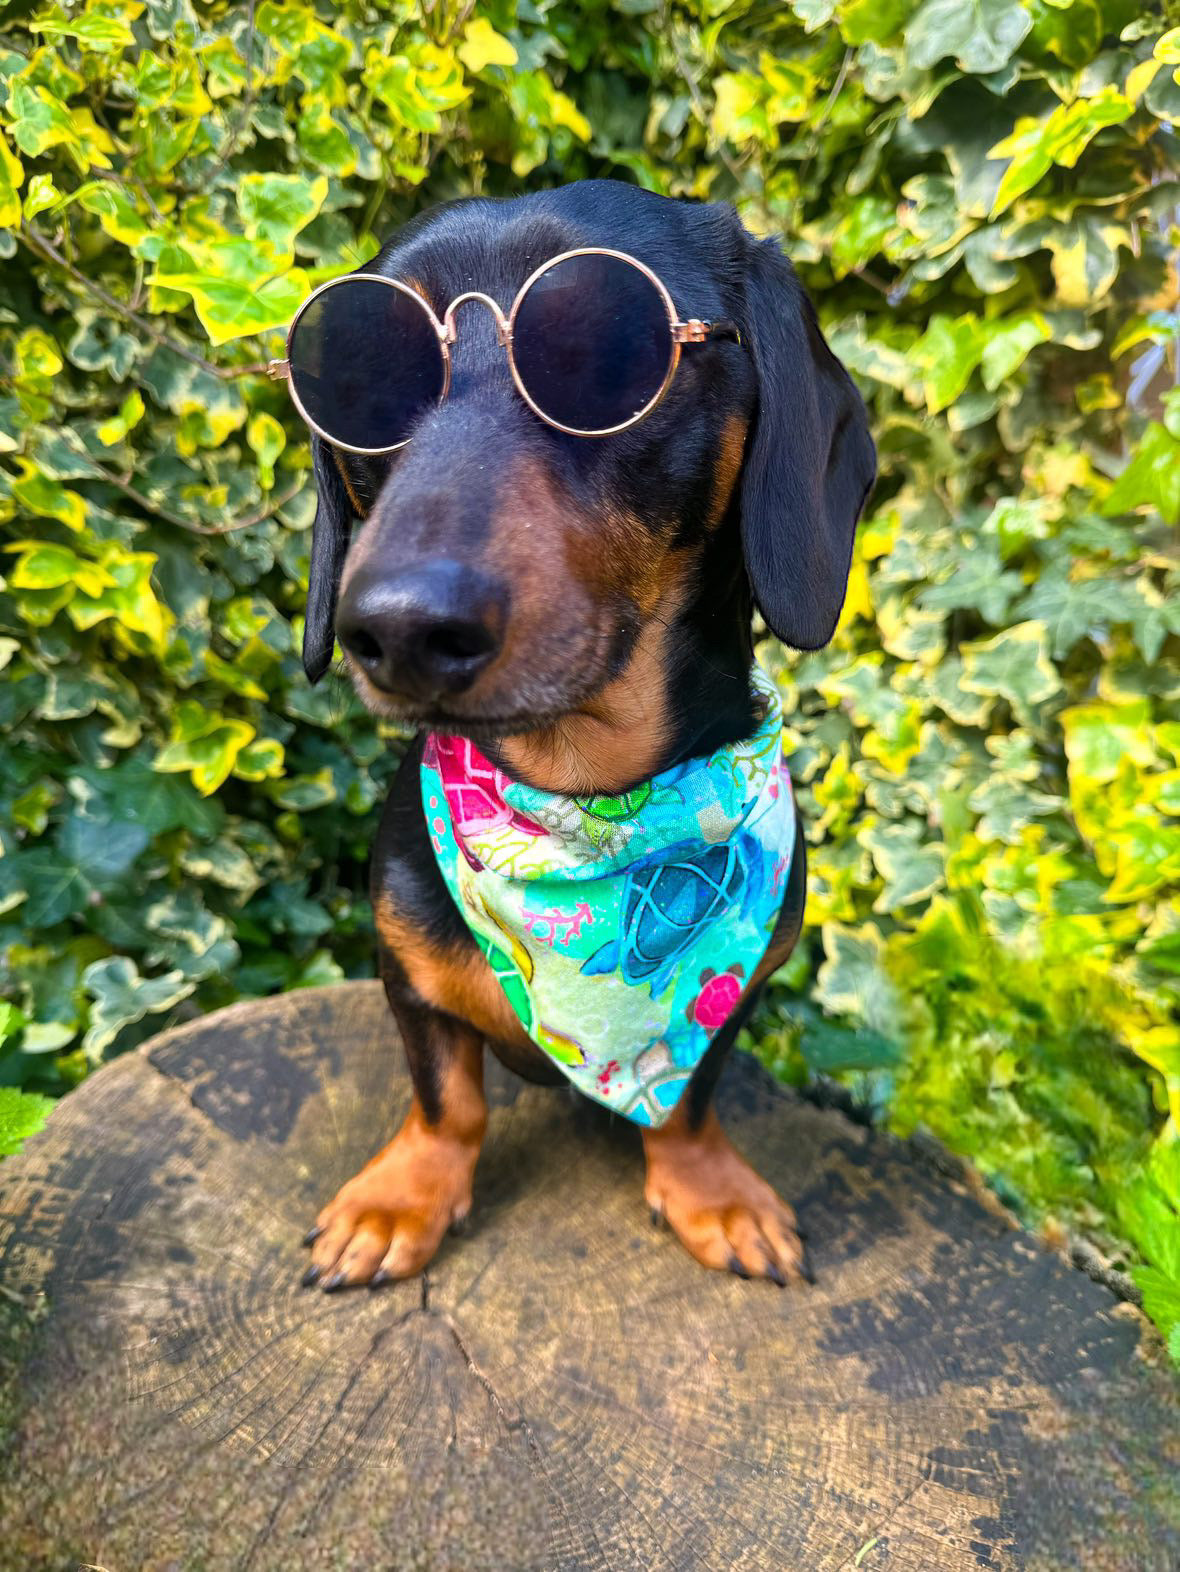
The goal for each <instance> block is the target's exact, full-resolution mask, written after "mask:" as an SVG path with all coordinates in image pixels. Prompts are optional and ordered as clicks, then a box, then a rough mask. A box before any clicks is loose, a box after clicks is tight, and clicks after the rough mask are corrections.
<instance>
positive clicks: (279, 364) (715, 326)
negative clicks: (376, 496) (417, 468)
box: [266, 246, 742, 457]
mask: <svg viewBox="0 0 1180 1572" xmlns="http://www.w3.org/2000/svg"><path fill="white" fill-rule="evenodd" d="M572 257H614V258H615V260H616V261H618V262H626V263H629V264H630V266H631V267H634V268H638V270H639V272H640V273H642V274H643V276H644V277H645V278H646V279H647V280H648V282H649V283H650V284H652V285H654V286H655V289H656V292H657V294H658V295H659V297H660V300H661V302H662V304H663V307H664V310H665V312H666V313H667V317H668V328H669V332H670V336H671V353H670V354H669V356H668V370H667V372H666V373H665V376H664V380H663V382H662V383H661V384H660V387H659V389H658V391H657V392H656V393H655V394H654V395H653V396H652V397H651V398H650V399H649V400H648V402H647V403H646V404H645V405H644V406H643V408H642V409H641V410H639V411H637V412H636V413H635V414H634V415H632V416H631V417H630V419H628V420H624V421H621V422H620V423H619V424H618V425H617V426H603V427H600V428H598V429H597V430H592V431H585V430H582V429H581V428H580V427H578V426H565V425H563V424H562V423H561V421H559V420H554V419H553V417H552V416H551V415H547V414H546V413H545V411H544V410H543V409H541V408H540V407H539V406H538V405H537V403H536V402H535V401H534V400H533V398H532V397H531V396H530V394H529V391H528V389H527V388H526V387H525V385H524V383H523V381H522V380H521V376H520V372H519V371H518V369H517V365H516V356H515V355H514V354H513V333H514V329H515V326H516V316H517V313H518V312H519V310H520V308H521V305H522V304H523V302H524V298H525V296H526V295H527V294H528V292H529V290H530V289H531V288H532V287H533V285H534V284H535V283H536V282H537V281H538V280H539V279H541V278H543V277H544V275H545V274H546V273H548V272H549V271H550V270H551V269H552V268H555V267H557V266H558V264H559V263H561V262H568V261H569V260H570V259H571V258H572ZM358 280H363V281H364V282H366V283H371V284H384V285H386V286H387V287H388V288H390V289H395V290H397V291H398V292H399V293H400V294H403V295H408V296H409V298H410V299H411V300H413V301H414V302H415V304H416V305H418V306H420V307H421V309H422V310H423V311H424V312H425V313H426V315H427V317H428V318H429V320H430V323H431V325H432V326H433V328H434V330H435V332H436V334H437V335H438V346H439V351H440V353H441V355H442V361H443V386H442V392H441V393H440V394H439V397H438V401H439V403H440V404H442V403H444V402H445V400H446V397H447V394H448V393H449V392H450V390H451V346H452V345H453V344H455V343H456V342H457V340H458V331H457V329H456V326H455V314H456V312H457V311H458V309H459V307H460V306H462V305H465V304H466V302H467V301H469V300H478V301H480V302H481V303H482V304H483V305H485V306H487V308H488V310H489V311H490V312H491V313H492V316H493V317H494V319H495V323H496V340H497V342H498V343H499V345H500V347H501V348H502V349H503V350H504V351H505V352H506V354H507V356H508V369H509V371H510V372H511V374H512V381H513V383H514V384H515V386H516V391H517V392H518V393H519V394H520V396H521V398H522V399H523V400H524V401H525V403H526V404H527V405H528V407H529V408H530V409H531V410H532V412H533V414H534V415H536V416H537V418H538V419H539V420H543V421H544V422H545V424H546V425H547V426H552V427H553V429H554V430H555V431H563V432H565V434H566V435H567V436H570V437H613V436H615V435H616V434H617V433H618V432H620V431H627V430H629V429H630V427H632V426H635V425H638V424H639V422H640V421H641V420H646V419H647V417H648V416H649V415H650V414H651V413H652V411H653V410H654V409H655V408H656V406H657V405H658V404H660V403H661V402H662V400H663V398H664V395H665V394H666V393H667V391H668V389H669V388H670V387H671V386H672V379H673V377H675V375H676V371H677V368H678V367H679V365H680V353H681V350H682V348H683V346H684V345H685V344H703V343H705V342H706V341H707V340H709V339H730V340H732V341H733V342H734V343H737V344H740V343H741V342H742V337H741V333H740V332H739V331H738V328H737V326H736V324H735V323H733V322H729V321H717V322H708V321H702V320H701V319H700V318H699V317H689V318H688V319H687V320H686V321H681V320H680V318H679V317H678V316H677V315H676V307H675V306H674V305H673V303H672V296H671V295H670V294H669V293H668V290H667V287H666V286H665V284H664V282H663V280H662V279H661V278H659V277H658V276H657V275H656V274H655V273H653V272H652V270H651V268H649V267H647V266H646V265H645V264H644V263H643V262H640V260H639V259H638V257H633V256H630V255H629V254H628V253H627V252H626V251H612V250H610V249H609V248H608V247H606V246H578V247H576V248H575V249H574V250H572V251H561V252H559V253H558V255H557V256H554V257H550V258H549V260H548V261H547V262H542V263H541V265H540V267H538V268H535V269H534V270H533V271H532V272H531V273H530V274H529V276H528V278H526V279H525V281H524V283H523V284H522V285H521V286H520V288H519V290H518V291H517V293H516V298H515V299H514V300H513V302H512V307H511V310H510V311H509V313H508V315H507V316H505V315H504V313H503V311H501V309H500V307H499V305H498V304H497V303H496V302H495V301H494V300H493V299H492V298H491V296H490V295H485V294H484V293H483V292H482V291H481V290H478V289H468V290H465V291H464V292H463V294H461V295H456V296H455V298H454V300H452V301H451V303H450V305H449V306H448V307H447V309H446V311H445V312H444V313H443V317H442V321H441V322H440V321H439V319H438V317H437V316H436V315H435V313H434V308H433V307H432V306H431V304H430V302H429V301H428V300H427V299H426V298H425V296H424V295H422V294H421V293H420V292H419V291H418V290H416V289H415V288H414V287H413V286H412V285H411V284H405V283H403V282H402V281H401V279H397V278H386V277H384V275H383V274H381V273H345V274H344V275H343V277H341V278H333V279H329V280H328V282H327V283H326V284H321V285H320V286H319V288H318V289H313V290H312V292H311V294H310V295H308V297H307V299H306V300H305V301H304V302H303V304H302V305H301V306H300V307H299V310H298V311H297V312H296V313H295V315H294V316H293V317H292V318H291V325H290V327H289V328H288V329H287V343H286V351H287V353H286V358H285V359H283V360H272V361H270V362H269V363H268V365H267V368H266V372H267V375H268V376H269V377H271V378H272V379H273V380H275V381H285V382H286V384H287V390H288V392H289V393H290V395H291V402H292V403H293V404H294V405H295V408H296V409H297V410H298V412H299V416H300V418H301V419H302V420H303V422H304V424H305V425H306V426H308V427H309V428H310V430H312V431H314V432H315V433H316V435H317V436H319V437H322V438H323V440H324V441H325V442H329V443H331V445H332V446H333V447H334V448H339V449H340V450H341V451H342V452H344V453H359V454H363V455H366V456H370V457H379V456H381V455H383V454H386V453H396V452H398V450H399V449H401V448H404V447H406V446H407V445H408V444H409V443H410V442H411V441H412V440H413V438H412V437H406V438H404V439H403V440H402V441H401V442H394V443H391V444H390V445H389V446H387V447H381V448H358V447H354V446H353V445H352V444H351V443H348V442H341V441H340V439H339V438H338V437H334V436H332V435H331V433H330V432H328V431H325V430H324V428H323V427H322V426H320V425H318V424H317V423H316V422H315V421H314V420H313V419H312V418H311V416H310V415H309V414H308V412H307V410H306V409H305V408H304V406H303V401H302V400H301V399H300V397H299V391H298V389H297V388H296V386H295V379H294V377H293V376H292V375H291V346H292V344H293V343H294V340H295V330H296V328H297V327H298V326H299V321H300V318H301V317H302V316H303V314H304V312H305V311H306V310H307V309H308V307H309V306H310V305H311V304H312V302H313V301H315V300H318V299H319V297H320V296H321V295H323V294H326V293H327V291H328V290H329V289H338V288H339V287H340V286H341V285H344V284H350V283H353V282H355V281H358Z"/></svg>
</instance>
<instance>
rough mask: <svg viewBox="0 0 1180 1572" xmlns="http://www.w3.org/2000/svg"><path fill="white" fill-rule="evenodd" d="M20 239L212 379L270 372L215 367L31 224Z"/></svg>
mask: <svg viewBox="0 0 1180 1572" xmlns="http://www.w3.org/2000/svg"><path fill="white" fill-rule="evenodd" d="M16 234H17V238H18V239H20V240H23V241H24V243H25V245H26V246H28V248H29V250H30V251H33V252H35V253H36V254H37V255H38V256H40V258H41V260H42V261H44V262H52V263H54V264H55V265H56V266H57V267H60V268H62V269H64V270H65V272H67V273H68V274H69V275H70V277H71V278H72V279H73V280H74V281H75V282H76V283H78V284H80V285H81V286H82V288H83V289H86V290H89V292H90V293H91V294H92V295H93V296H94V298H95V299H96V300H101V301H102V303H103V304H104V305H105V306H107V307H109V309H110V310H111V311H114V312H115V313H116V315H118V316H120V317H122V318H123V320H124V321H125V322H130V323H132V324H133V325H134V326H135V327H137V328H138V329H139V331H140V332H141V333H143V334H145V335H146V337H148V338H150V339H151V340H152V341H153V342H154V343H156V344H161V345H162V346H163V347H164V348H165V349H168V350H171V351H172V353H173V354H174V355H179V356H180V358H181V359H182V360H187V361H189V362H190V364H192V365H194V366H199V367H200V368H201V370H202V371H207V372H208V373H209V374H210V376H214V377H217V378H218V379H219V380H220V381H222V382H228V381H232V380H233V379H234V378H235V377H247V376H259V375H261V374H263V373H265V371H266V363H265V362H264V361H258V362H257V363H254V364H251V365H248V366H215V365H214V364H213V363H212V361H209V360H206V359H205V357H204V356H203V355H198V354H197V352H196V350H194V349H189V348H188V346H187V345H186V344H182V343H180V341H179V340H178V339H174V338H170V337H169V336H168V334H167V333H161V332H160V330H159V328H157V327H153V326H152V324H151V323H150V322H149V321H148V320H147V318H146V317H141V316H140V315H139V313H138V312H136V311H132V310H131V308H130V306H128V305H126V304H125V303H124V302H123V301H121V300H119V299H118V298H117V297H116V296H114V295H112V294H111V293H110V292H109V291H108V290H105V289H104V288H103V287H102V285H101V284H96V283H95V282H94V280H93V279H92V278H87V277H86V274H85V273H83V272H81V270H80V269H78V268H76V267H75V266H74V264H73V263H72V262H71V261H69V259H68V258H67V257H65V256H63V255H62V253H61V252H60V251H59V250H58V249H57V247H56V246H55V245H53V243H52V242H51V241H49V240H46V238H45V236H44V235H42V234H39V233H38V232H37V231H36V230H35V229H30V228H29V226H28V225H27V224H22V225H21V227H20V229H18V230H17V231H16Z"/></svg>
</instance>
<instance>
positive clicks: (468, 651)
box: [336, 559, 508, 702]
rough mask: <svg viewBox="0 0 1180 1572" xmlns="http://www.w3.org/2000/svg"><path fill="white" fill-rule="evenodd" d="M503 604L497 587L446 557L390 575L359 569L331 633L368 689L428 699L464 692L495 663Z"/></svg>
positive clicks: (502, 594) (504, 610) (501, 634)
mask: <svg viewBox="0 0 1180 1572" xmlns="http://www.w3.org/2000/svg"><path fill="white" fill-rule="evenodd" d="M507 600H508V597H507V592H506V590H505V589H504V587H503V586H502V585H500V584H497V583H496V582H495V581H494V580H493V579H490V578H488V577H487V576H486V575H484V574H482V573H479V572H477V571H475V570H474V569H472V568H469V567H466V566H464V564H462V563H460V562H452V561H450V560H448V559H439V560H436V561H433V562H428V563H424V564H421V565H419V566H416V567H413V568H407V569H404V570H403V571H402V572H400V573H393V574H389V573H375V572H372V571H370V570H367V569H364V568H362V569H361V570H360V571H359V572H358V573H356V574H355V575H354V576H353V578H352V579H351V581H350V582H349V585H348V588H347V589H346V590H345V592H344V594H343V596H342V597H341V601H340V607H339V610H338V612H337V616H336V633H337V636H338V637H339V639H340V643H341V645H342V646H343V648H344V649H346V650H347V651H348V653H349V654H350V655H351V656H352V658H353V659H354V660H355V661H356V663H357V664H358V666H360V668H361V670H362V671H363V672H364V673H365V675H366V676H367V677H368V678H369V680H370V682H372V684H373V685H374V687H376V688H380V689H381V691H382V692H384V693H391V694H397V695H399V696H402V697H405V698H410V699H417V700H419V701H426V702H428V701H430V700H435V699H440V698H448V697H453V696H455V695H456V694H459V693H462V692H464V691H465V690H466V689H468V688H470V687H471V685H472V684H473V683H474V682H475V680H476V678H477V677H478V676H479V674H480V672H481V671H483V670H484V668H485V667H486V666H490V665H491V663H492V661H493V660H495V658H496V656H497V654H498V653H499V651H500V647H501V645H502V643H503V640H504V629H505V624H506V621H507V609H508V608H507Z"/></svg>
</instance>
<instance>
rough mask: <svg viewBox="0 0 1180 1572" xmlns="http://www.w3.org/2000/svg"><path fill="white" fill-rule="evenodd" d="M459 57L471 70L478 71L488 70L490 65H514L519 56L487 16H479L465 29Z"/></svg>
mask: <svg viewBox="0 0 1180 1572" xmlns="http://www.w3.org/2000/svg"><path fill="white" fill-rule="evenodd" d="M459 59H460V60H462V62H463V64H464V65H465V66H466V67H467V69H468V70H469V71H473V72H476V73H478V72H480V71H486V70H487V68H488V66H514V65H515V64H516V62H517V60H518V59H519V56H518V55H517V53H516V50H515V49H514V48H513V46H512V45H511V44H510V43H509V42H508V40H507V39H506V38H504V37H502V36H501V35H500V34H499V33H497V32H496V30H495V28H494V27H493V26H492V24H491V23H490V22H489V21H488V20H487V18H486V17H482V16H477V17H475V18H474V19H473V20H472V21H470V22H468V24H467V27H466V28H465V30H464V33H463V42H462V43H461V44H460V45H459Z"/></svg>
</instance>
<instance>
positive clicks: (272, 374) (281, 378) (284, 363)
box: [266, 360, 291, 382]
mask: <svg viewBox="0 0 1180 1572" xmlns="http://www.w3.org/2000/svg"><path fill="white" fill-rule="evenodd" d="M266 374H267V376H268V377H269V378H270V380H271V381H272V382H289V381H290V380H291V362H290V361H289V360H268V361H267V363H266Z"/></svg>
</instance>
